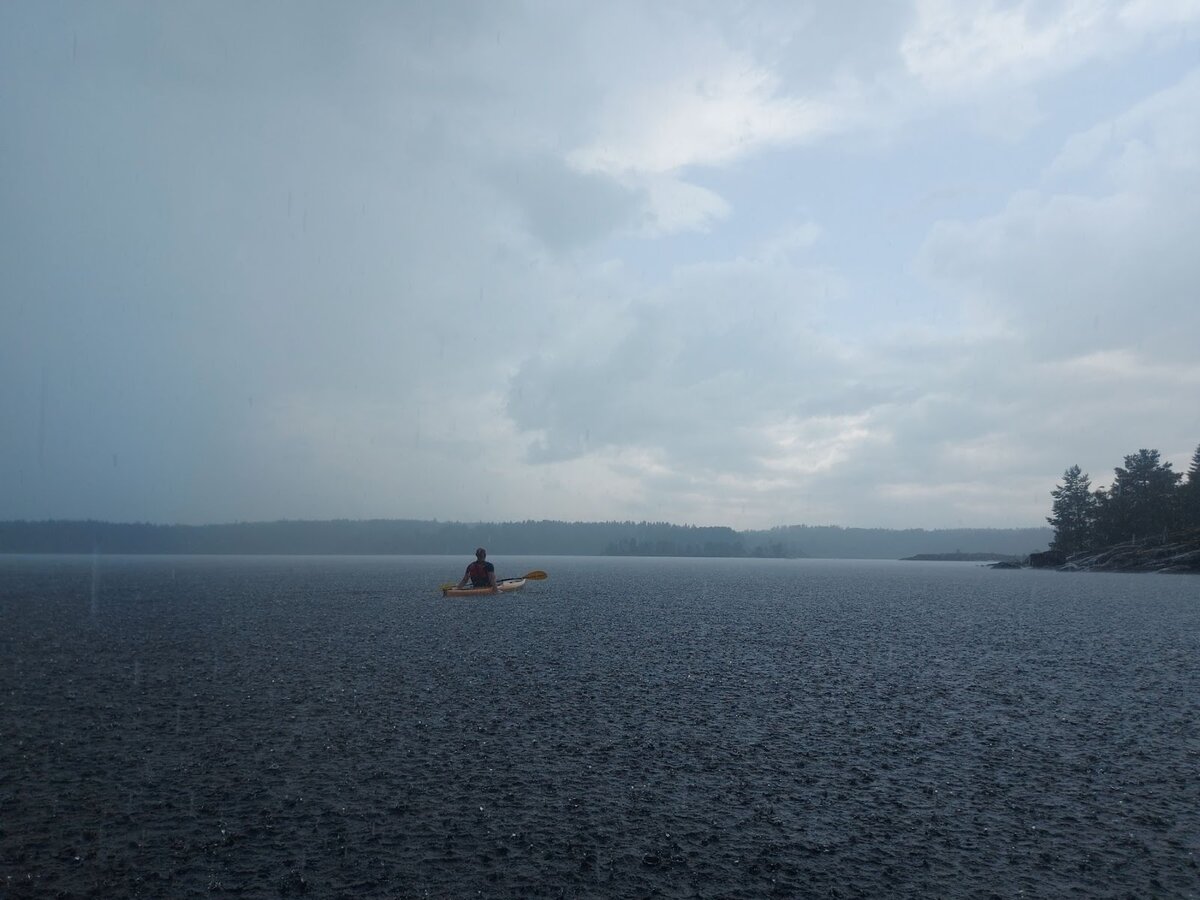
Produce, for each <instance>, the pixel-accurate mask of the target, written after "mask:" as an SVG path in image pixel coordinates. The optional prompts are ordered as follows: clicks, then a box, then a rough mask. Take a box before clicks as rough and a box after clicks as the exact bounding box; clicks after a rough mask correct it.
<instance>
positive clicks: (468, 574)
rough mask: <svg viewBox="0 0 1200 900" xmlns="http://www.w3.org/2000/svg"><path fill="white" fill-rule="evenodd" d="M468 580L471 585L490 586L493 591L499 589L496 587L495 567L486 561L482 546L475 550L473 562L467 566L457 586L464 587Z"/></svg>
mask: <svg viewBox="0 0 1200 900" xmlns="http://www.w3.org/2000/svg"><path fill="white" fill-rule="evenodd" d="M468 581H470V582H471V586H472V587H477V588H482V587H490V588H491V589H492V591H493V593H494V592H495V591H497V590H499V588H497V587H496V567H495V566H493V565H492V564H491V563H490V562H488V561H487V551H486V550H484V549H483V548H482V547H480V548H479V549H478V550H476V551H475V562H473V563H471V564H470V565H469V566H467V571H465V572H464V573H463V577H462V581H460V582H459V583H458V586H459V587H460V588H462V587H466V586H467V582H468Z"/></svg>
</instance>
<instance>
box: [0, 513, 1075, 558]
mask: <svg viewBox="0 0 1200 900" xmlns="http://www.w3.org/2000/svg"><path fill="white" fill-rule="evenodd" d="M1050 536H1051V531H1050V529H1049V528H1012V529H966V528H964V529H945V530H933V531H926V530H924V529H907V530H902V531H900V530H891V529H884V528H841V527H837V526H812V525H793V526H785V527H779V528H772V529H769V530H765V531H735V530H734V529H732V528H726V527H722V526H703V527H702V526H693V525H673V524H671V523H668V522H558V521H550V520H542V521H525V522H502V523H464V522H438V521H428V520H419V519H372V520H348V519H340V520H333V521H280V522H242V523H235V524H225V525H154V524H147V523H137V524H127V523H113V522H96V521H48V522H25V521H19V522H0V553H110V554H117V553H127V554H142V553H160V554H263V555H272V554H298V555H304V554H307V555H321V554H331V555H333V554H346V555H356V554H362V555H391V554H406V555H433V556H442V555H451V556H454V555H459V556H460V555H463V554H470V552H471V551H472V550H474V548H475V547H478V546H482V547H486V548H488V551H489V553H490V554H491V555H493V556H496V555H499V554H507V555H552V556H696V557H700V556H714V557H735V558H739V557H741V558H756V557H771V558H800V557H814V558H827V559H828V558H841V559H899V558H901V557H905V556H912V555H913V554H916V553H956V552H962V553H970V552H975V553H988V554H1011V555H1026V554H1028V553H1030V552H1031V551H1034V550H1040V549H1043V548H1045V546H1046V544H1047V542H1048V541H1049V540H1050Z"/></svg>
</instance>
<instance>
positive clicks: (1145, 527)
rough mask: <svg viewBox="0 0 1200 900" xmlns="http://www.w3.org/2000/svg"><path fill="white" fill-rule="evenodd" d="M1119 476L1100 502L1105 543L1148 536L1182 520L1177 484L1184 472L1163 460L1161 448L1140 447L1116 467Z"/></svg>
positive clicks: (1098, 509)
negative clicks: (1159, 452)
mask: <svg viewBox="0 0 1200 900" xmlns="http://www.w3.org/2000/svg"><path fill="white" fill-rule="evenodd" d="M1113 471H1114V473H1115V474H1116V478H1115V480H1114V481H1113V483H1112V487H1111V488H1109V490H1108V492H1107V495H1106V496H1105V497H1103V498H1101V500H1100V503H1099V504H1098V506H1097V520H1098V521H1097V525H1098V533H1099V536H1100V537H1101V538H1102V540H1103V542H1105V543H1117V542H1119V541H1127V540H1131V539H1133V538H1140V537H1147V536H1149V535H1153V534H1157V533H1159V532H1162V531H1167V530H1170V529H1171V528H1174V527H1176V526H1177V525H1178V523H1179V508H1178V507H1179V504H1178V500H1179V498H1178V497H1177V496H1176V494H1177V491H1176V485H1177V484H1178V483H1179V480H1180V478H1182V477H1183V476H1182V475H1181V474H1180V473H1178V472H1173V471H1172V470H1171V464H1170V463H1164V462H1161V461H1160V460H1159V454H1158V451H1157V450H1145V449H1142V450H1139V451H1138V452H1137V453H1134V454H1131V455H1129V456H1126V457H1125V466H1124V467H1120V466H1118V467H1117V468H1116V469H1114V470H1113Z"/></svg>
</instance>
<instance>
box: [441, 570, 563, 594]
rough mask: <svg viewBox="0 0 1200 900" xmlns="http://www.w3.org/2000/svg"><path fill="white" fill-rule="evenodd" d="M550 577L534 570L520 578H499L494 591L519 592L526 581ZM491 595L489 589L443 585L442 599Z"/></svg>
mask: <svg viewBox="0 0 1200 900" xmlns="http://www.w3.org/2000/svg"><path fill="white" fill-rule="evenodd" d="M549 577H550V576H549V575H547V574H546V573H545V572H543V571H542V570H541V569H534V570H533V571H532V572H526V573H525V574H524V575H522V576H521V577H520V578H501V579H500V580H499V581H497V582H496V589H497V590H499V591H501V592H502V593H508V592H509V591H519V590H520V589H521V588H523V587H525V582H526V581H543V580H545V579H546V578H549ZM490 593H492V589H491V588H485V587H483V588H477V587H464V588H460V587H459V586H458V585H456V584H443V585H442V596H443V597H484V596H486V595H488V594H490Z"/></svg>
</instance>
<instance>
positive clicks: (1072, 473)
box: [1046, 466, 1097, 556]
mask: <svg viewBox="0 0 1200 900" xmlns="http://www.w3.org/2000/svg"><path fill="white" fill-rule="evenodd" d="M1091 484H1092V483H1091V479H1090V478H1089V476H1088V475H1086V474H1084V473H1083V472H1081V471H1080V468H1079V466H1071V468H1069V469H1067V470H1066V471H1065V472H1063V483H1062V484H1060V485H1059V486H1058V487H1056V488H1055V489H1054V490H1052V491H1051V492H1050V496H1051V497H1053V498H1054V506H1053V515H1051V516H1048V517H1047V518H1046V521H1047V522H1049V523H1050V524H1051V525H1053V526H1054V540H1052V541H1051V542H1050V547H1051V549H1053V550H1058V551H1060V552H1062V553H1065V554H1067V555H1068V556H1069V555H1071V554H1072V553H1078V552H1079V551H1081V550H1087V549H1089V548H1090V547H1091V546H1092V543H1093V532H1094V526H1095V517H1096V502H1097V500H1096V496H1095V495H1094V494H1092V492H1091Z"/></svg>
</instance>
